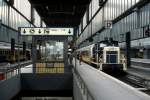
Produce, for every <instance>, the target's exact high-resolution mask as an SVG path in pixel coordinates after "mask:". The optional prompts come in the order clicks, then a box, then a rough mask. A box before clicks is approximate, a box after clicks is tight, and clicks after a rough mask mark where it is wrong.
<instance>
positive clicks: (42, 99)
mask: <svg viewBox="0 0 150 100" xmlns="http://www.w3.org/2000/svg"><path fill="white" fill-rule="evenodd" d="M22 100H72V97H22Z"/></svg>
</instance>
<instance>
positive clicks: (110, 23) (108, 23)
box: [105, 20, 112, 28]
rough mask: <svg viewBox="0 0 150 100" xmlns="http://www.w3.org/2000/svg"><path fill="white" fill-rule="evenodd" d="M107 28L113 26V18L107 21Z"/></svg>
mask: <svg viewBox="0 0 150 100" xmlns="http://www.w3.org/2000/svg"><path fill="white" fill-rule="evenodd" d="M105 28H112V21H111V20H106V21H105Z"/></svg>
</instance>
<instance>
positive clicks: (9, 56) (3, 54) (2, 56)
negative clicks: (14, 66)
mask: <svg viewBox="0 0 150 100" xmlns="http://www.w3.org/2000/svg"><path fill="white" fill-rule="evenodd" d="M30 59H31V50H30V49H26V51H25V53H23V48H22V47H18V46H15V48H14V52H12V51H11V46H10V45H9V44H0V63H3V62H7V63H15V62H17V61H18V60H19V61H25V60H30Z"/></svg>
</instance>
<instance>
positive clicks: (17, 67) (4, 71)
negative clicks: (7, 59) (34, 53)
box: [0, 60, 32, 81]
mask: <svg viewBox="0 0 150 100" xmlns="http://www.w3.org/2000/svg"><path fill="white" fill-rule="evenodd" d="M30 64H32V61H31V60H30V61H24V62H20V63H16V64H9V63H8V64H6V65H0V81H2V80H7V79H9V78H11V77H13V76H16V75H18V74H20V72H21V68H23V67H25V66H27V65H30Z"/></svg>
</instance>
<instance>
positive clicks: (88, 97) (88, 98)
mask: <svg viewBox="0 0 150 100" xmlns="http://www.w3.org/2000/svg"><path fill="white" fill-rule="evenodd" d="M73 73H74V79H75V80H76V82H77V85H78V87H79V89H80V91H81V93H82V97H83V100H95V99H94V97H93V96H92V94H91V92H90V91H89V89H88V87H87V85H86V84H85V82H84V81H83V79H82V77H81V76H80V75H79V73H78V72H77V71H76V70H75V69H74V70H73Z"/></svg>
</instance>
